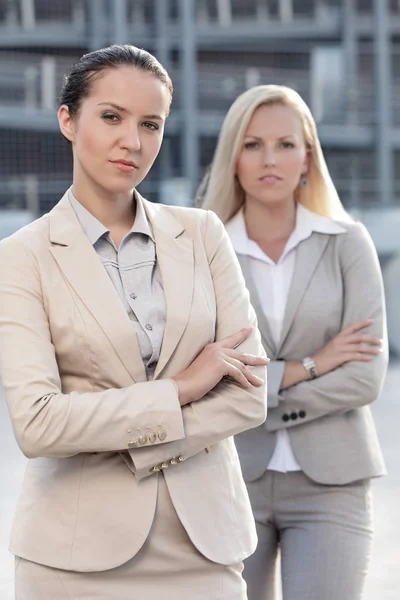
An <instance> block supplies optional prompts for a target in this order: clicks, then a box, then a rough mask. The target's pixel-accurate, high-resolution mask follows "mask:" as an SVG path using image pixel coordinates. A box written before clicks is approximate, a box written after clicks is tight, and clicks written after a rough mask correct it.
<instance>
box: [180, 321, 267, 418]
mask: <svg viewBox="0 0 400 600" xmlns="http://www.w3.org/2000/svg"><path fill="white" fill-rule="evenodd" d="M251 332H252V329H251V328H247V329H241V330H240V331H238V332H237V333H234V334H233V335H230V336H229V337H227V338H225V339H223V340H221V341H219V342H214V343H213V344H207V346H206V347H205V348H204V350H202V352H200V354H199V355H198V356H197V358H195V360H194V361H193V362H192V364H191V365H190V366H189V367H188V368H187V369H185V370H184V371H182V373H179V375H176V376H175V377H173V378H172V379H174V381H175V382H176V384H177V385H178V390H179V401H180V403H181V405H182V406H183V405H185V404H188V403H189V402H195V401H196V400H200V398H202V397H203V396H204V395H205V394H207V392H209V391H210V390H212V389H213V388H214V387H215V386H216V385H217V383H219V382H220V381H221V379H222V378H223V377H230V378H232V379H234V380H235V381H237V382H238V383H239V384H240V385H242V386H243V387H245V388H249V387H251V386H252V385H254V386H261V385H263V383H264V381H263V380H262V379H260V377H257V376H256V375H254V374H253V373H252V372H251V371H250V369H248V368H247V366H246V365H250V366H264V367H265V366H266V365H267V364H268V363H269V359H268V358H265V357H262V356H255V355H253V354H243V353H241V352H239V351H238V350H236V349H235V348H237V346H239V345H240V344H241V343H242V342H244V340H246V339H247V338H248V337H249V335H250V334H251Z"/></svg>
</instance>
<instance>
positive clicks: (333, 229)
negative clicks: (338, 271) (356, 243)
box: [226, 204, 346, 264]
mask: <svg viewBox="0 0 400 600" xmlns="http://www.w3.org/2000/svg"><path fill="white" fill-rule="evenodd" d="M226 231H227V232H228V235H229V237H230V240H231V242H232V245H233V247H234V249H235V252H237V254H245V255H247V256H252V257H253V258H257V259H259V260H263V261H264V262H268V263H271V264H273V261H272V260H271V259H270V258H269V257H268V256H267V255H266V254H265V252H263V250H261V248H260V246H259V245H258V244H257V243H256V242H254V241H253V240H251V239H250V238H249V237H248V235H247V230H246V223H245V220H244V211H243V207H242V208H241V209H240V210H239V212H238V213H237V214H236V215H235V216H234V217H232V219H231V220H230V221H229V222H228V223H227V224H226ZM313 232H316V233H324V234H327V235H336V234H339V233H346V229H344V227H341V226H340V225H339V223H337V222H336V221H334V220H332V219H329V218H328V217H323V216H322V215H319V214H317V213H315V212H313V211H311V210H309V209H308V208H306V207H305V206H303V205H302V204H297V210H296V226H295V228H294V230H293V232H292V233H291V235H290V237H289V239H288V241H287V243H286V246H285V249H284V251H283V253H282V256H281V257H280V259H279V262H281V261H283V260H284V258H285V257H286V256H287V254H288V253H289V252H290V251H291V250H293V249H294V248H295V247H296V246H297V245H298V244H299V243H300V242H302V241H304V240H306V239H307V238H309V237H310V236H311V235H312V233H313Z"/></svg>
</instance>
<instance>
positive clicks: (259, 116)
mask: <svg viewBox="0 0 400 600" xmlns="http://www.w3.org/2000/svg"><path fill="white" fill-rule="evenodd" d="M260 133H264V134H266V135H267V134H269V135H277V136H278V137H281V136H286V135H300V136H302V135H303V123H302V121H301V118H300V116H299V115H298V113H297V112H296V111H295V109H294V108H292V107H291V106H286V105H283V104H272V105H268V104H264V105H262V106H259V107H258V108H256V110H255V111H254V113H253V116H252V117H251V119H250V122H249V125H248V127H247V130H246V135H260Z"/></svg>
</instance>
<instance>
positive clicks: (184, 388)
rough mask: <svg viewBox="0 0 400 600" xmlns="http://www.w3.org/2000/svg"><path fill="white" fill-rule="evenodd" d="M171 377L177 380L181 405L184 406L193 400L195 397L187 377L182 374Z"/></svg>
mask: <svg viewBox="0 0 400 600" xmlns="http://www.w3.org/2000/svg"><path fill="white" fill-rule="evenodd" d="M171 379H172V380H173V381H174V382H175V384H176V387H177V389H178V398H179V403H180V405H181V406H184V405H185V404H189V403H190V402H193V400H194V398H192V393H191V390H190V386H189V383H188V382H187V381H186V379H185V378H184V377H182V376H181V375H176V376H175V377H172V378H171Z"/></svg>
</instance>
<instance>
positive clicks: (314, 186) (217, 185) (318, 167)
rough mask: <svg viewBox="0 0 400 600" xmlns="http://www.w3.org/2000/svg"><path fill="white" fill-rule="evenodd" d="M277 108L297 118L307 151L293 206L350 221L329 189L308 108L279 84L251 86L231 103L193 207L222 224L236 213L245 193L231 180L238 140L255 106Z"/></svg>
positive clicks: (328, 177)
mask: <svg viewBox="0 0 400 600" xmlns="http://www.w3.org/2000/svg"><path fill="white" fill-rule="evenodd" d="M277 104H278V105H279V104H280V105H284V106H290V107H292V108H293V109H294V110H295V111H296V113H297V114H298V115H299V117H300V119H301V121H302V123H303V132H304V139H305V142H306V146H307V150H308V152H309V166H308V170H307V185H306V186H301V184H300V182H299V185H298V186H297V188H296V190H295V192H294V198H295V201H296V202H300V203H301V204H303V205H304V206H306V207H307V208H308V209H310V210H312V211H314V212H316V213H318V214H320V215H323V216H326V217H330V218H331V219H337V220H339V221H349V220H351V217H350V216H349V215H348V213H347V212H346V211H345V209H344V208H343V205H342V203H341V201H340V199H339V196H338V194H337V191H336V189H335V186H334V185H333V182H332V179H331V176H330V174H329V171H328V167H327V165H326V162H325V158H324V155H323V153H322V149H321V144H320V141H319V138H318V133H317V127H316V124H315V121H314V118H313V116H312V114H311V111H310V109H309V108H308V106H307V104H306V103H305V102H304V100H303V99H302V98H301V96H300V95H299V94H298V93H297V92H295V91H294V90H292V89H291V88H288V87H285V86H280V85H259V86H256V87H253V88H251V89H249V90H247V91H246V92H244V93H243V94H241V95H240V96H239V97H238V98H237V99H236V100H235V102H234V103H233V104H232V106H231V108H230V109H229V111H228V113H227V115H226V117H225V119H224V122H223V124H222V128H221V132H220V134H219V139H218V143H217V147H216V150H215V154H214V158H213V162H212V164H211V167H210V168H209V170H208V172H207V173H206V175H205V177H204V179H203V181H202V183H201V184H200V187H199V190H198V194H197V199H196V202H197V204H198V205H199V204H201V206H202V207H203V208H206V209H210V210H212V211H214V212H215V213H216V214H217V215H218V216H219V218H220V219H221V220H222V221H223V222H224V223H226V222H227V221H229V219H231V218H232V217H233V216H234V215H235V214H236V213H237V212H238V210H239V209H240V207H241V206H242V205H243V204H244V201H245V192H244V190H243V188H242V187H241V185H240V183H239V181H238V179H237V177H236V176H235V171H236V163H237V160H238V157H239V154H240V152H241V149H242V142H243V137H244V135H245V132H246V130H247V127H248V124H249V122H250V119H251V118H252V116H253V114H254V111H255V110H256V109H257V108H258V107H259V106H264V105H277Z"/></svg>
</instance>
